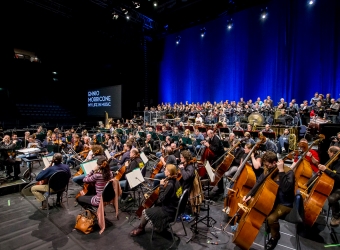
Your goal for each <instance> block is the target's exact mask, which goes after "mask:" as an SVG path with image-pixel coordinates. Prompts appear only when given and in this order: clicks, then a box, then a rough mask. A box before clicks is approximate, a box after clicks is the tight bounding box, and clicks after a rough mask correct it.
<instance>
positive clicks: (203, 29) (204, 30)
mask: <svg viewBox="0 0 340 250" xmlns="http://www.w3.org/2000/svg"><path fill="white" fill-rule="evenodd" d="M205 32H206V29H205V28H202V29H201V37H204V36H205Z"/></svg>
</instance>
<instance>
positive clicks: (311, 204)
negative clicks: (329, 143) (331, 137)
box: [301, 150, 340, 226]
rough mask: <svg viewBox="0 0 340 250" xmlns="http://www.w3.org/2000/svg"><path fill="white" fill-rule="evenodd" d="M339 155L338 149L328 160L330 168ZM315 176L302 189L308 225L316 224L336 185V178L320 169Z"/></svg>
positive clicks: (327, 165) (327, 164)
mask: <svg viewBox="0 0 340 250" xmlns="http://www.w3.org/2000/svg"><path fill="white" fill-rule="evenodd" d="M339 155H340V150H338V152H337V153H336V154H334V155H333V156H332V158H331V159H329V160H328V162H327V163H326V164H325V166H326V168H328V167H329V166H330V165H331V164H332V163H333V162H334V161H335V160H337V159H338V157H339ZM314 177H315V178H314ZM314 177H312V178H311V181H309V182H310V184H307V185H306V186H307V188H306V189H305V190H302V191H301V194H302V196H303V197H305V199H304V208H305V221H304V222H305V224H306V225H308V226H313V225H314V223H315V221H316V219H317V218H318V216H319V214H320V212H321V210H322V208H323V206H324V204H325V202H326V200H327V198H328V196H329V195H330V193H331V192H332V190H333V186H334V179H333V178H331V177H329V176H328V175H327V174H324V173H323V172H321V171H319V173H318V174H317V175H315V176H314ZM309 190H310V191H309ZM308 191H309V192H308Z"/></svg>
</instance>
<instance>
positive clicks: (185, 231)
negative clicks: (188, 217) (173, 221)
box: [181, 216, 187, 236]
mask: <svg viewBox="0 0 340 250" xmlns="http://www.w3.org/2000/svg"><path fill="white" fill-rule="evenodd" d="M181 222H182V226H183V229H184V233H185V236H187V230H186V229H185V226H184V222H183V217H182V216H181Z"/></svg>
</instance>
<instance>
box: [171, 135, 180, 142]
mask: <svg viewBox="0 0 340 250" xmlns="http://www.w3.org/2000/svg"><path fill="white" fill-rule="evenodd" d="M171 139H172V140H173V141H178V140H179V138H178V136H177V135H173V136H171Z"/></svg>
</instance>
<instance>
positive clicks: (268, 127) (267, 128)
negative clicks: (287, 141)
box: [261, 123, 274, 133]
mask: <svg viewBox="0 0 340 250" xmlns="http://www.w3.org/2000/svg"><path fill="white" fill-rule="evenodd" d="M261 132H266V133H273V132H274V131H273V130H272V129H271V128H270V125H269V124H268V123H267V124H266V125H265V126H264V129H262V130H261Z"/></svg>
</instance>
